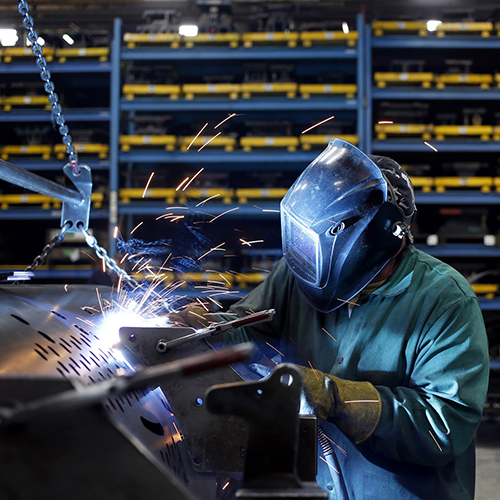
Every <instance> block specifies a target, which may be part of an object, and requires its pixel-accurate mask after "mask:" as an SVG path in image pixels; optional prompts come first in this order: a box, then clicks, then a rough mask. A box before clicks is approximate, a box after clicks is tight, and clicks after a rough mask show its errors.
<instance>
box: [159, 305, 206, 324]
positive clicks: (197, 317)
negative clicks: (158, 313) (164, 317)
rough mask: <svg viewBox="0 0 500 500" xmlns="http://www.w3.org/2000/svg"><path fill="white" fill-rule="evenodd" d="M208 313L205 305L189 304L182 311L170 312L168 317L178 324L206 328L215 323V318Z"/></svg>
mask: <svg viewBox="0 0 500 500" xmlns="http://www.w3.org/2000/svg"><path fill="white" fill-rule="evenodd" d="M211 318H212V317H211V316H208V315H207V311H206V309H204V308H203V307H199V306H195V305H188V306H186V307H184V308H182V309H181V310H180V311H178V312H175V313H170V314H169V315H168V319H169V320H170V322H171V323H174V324H176V325H177V326H190V327H192V328H196V329H198V328H205V327H207V326H208V325H209V324H210V323H213V318H212V319H211Z"/></svg>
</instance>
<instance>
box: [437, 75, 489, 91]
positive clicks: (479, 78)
mask: <svg viewBox="0 0 500 500" xmlns="http://www.w3.org/2000/svg"><path fill="white" fill-rule="evenodd" d="M492 83H493V75H488V74H472V73H470V74H469V73H458V74H451V73H450V74H445V75H437V76H436V87H437V88H438V89H443V88H445V87H446V86H447V85H478V86H479V87H481V88H482V89H489V88H490V85H491V84H492Z"/></svg>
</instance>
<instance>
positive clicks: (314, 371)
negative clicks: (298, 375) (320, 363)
mask: <svg viewBox="0 0 500 500" xmlns="http://www.w3.org/2000/svg"><path fill="white" fill-rule="evenodd" d="M307 362H308V363H309V366H310V367H311V370H312V371H313V373H314V375H315V376H316V378H317V379H318V380H319V377H318V374H317V373H316V370H315V369H314V368H313V365H312V364H311V362H310V361H309V360H308V361H307Z"/></svg>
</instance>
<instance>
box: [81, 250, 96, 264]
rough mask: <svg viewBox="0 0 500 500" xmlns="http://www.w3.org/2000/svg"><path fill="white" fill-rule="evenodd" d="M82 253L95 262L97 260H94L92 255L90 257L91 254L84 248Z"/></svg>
mask: <svg viewBox="0 0 500 500" xmlns="http://www.w3.org/2000/svg"><path fill="white" fill-rule="evenodd" d="M82 253H84V254H85V255H86V256H87V257H88V258H89V259H92V260H93V261H94V262H97V260H95V259H94V257H92V255H90V254H89V253H87V252H86V251H85V250H82Z"/></svg>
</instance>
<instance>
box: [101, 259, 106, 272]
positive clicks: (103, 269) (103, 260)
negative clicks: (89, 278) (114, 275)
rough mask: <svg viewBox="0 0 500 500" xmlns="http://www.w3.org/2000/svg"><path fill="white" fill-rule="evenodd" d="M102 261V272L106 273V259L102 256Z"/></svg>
mask: <svg viewBox="0 0 500 500" xmlns="http://www.w3.org/2000/svg"><path fill="white" fill-rule="evenodd" d="M101 261H102V272H103V273H105V272H106V260H105V259H104V258H102V259H101Z"/></svg>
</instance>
